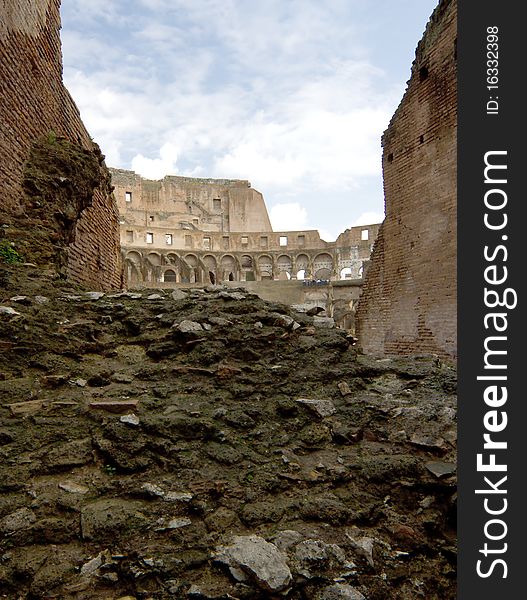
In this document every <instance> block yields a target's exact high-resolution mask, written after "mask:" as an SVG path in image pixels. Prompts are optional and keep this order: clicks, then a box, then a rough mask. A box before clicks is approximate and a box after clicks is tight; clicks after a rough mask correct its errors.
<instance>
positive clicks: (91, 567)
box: [81, 550, 111, 577]
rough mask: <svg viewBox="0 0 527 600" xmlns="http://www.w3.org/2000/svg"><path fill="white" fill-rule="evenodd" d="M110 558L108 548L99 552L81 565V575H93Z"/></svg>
mask: <svg viewBox="0 0 527 600" xmlns="http://www.w3.org/2000/svg"><path fill="white" fill-rule="evenodd" d="M110 560H111V555H110V553H109V552H108V550H103V551H102V552H99V554H97V556H96V557H95V558H92V559H91V560H89V561H88V562H87V563H85V564H83V565H82V567H81V576H83V577H91V576H92V575H94V574H95V573H96V572H97V571H98V570H99V569H100V568H101V567H102V566H103V565H104V564H105V563H107V562H109V561H110Z"/></svg>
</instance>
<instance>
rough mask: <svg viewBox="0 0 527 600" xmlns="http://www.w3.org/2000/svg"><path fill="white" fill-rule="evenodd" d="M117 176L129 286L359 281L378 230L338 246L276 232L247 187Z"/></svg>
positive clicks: (345, 237) (346, 237)
mask: <svg viewBox="0 0 527 600" xmlns="http://www.w3.org/2000/svg"><path fill="white" fill-rule="evenodd" d="M111 172H112V183H113V185H114V186H115V192H114V193H115V197H116V199H117V203H118V206H119V211H120V223H121V245H122V248H123V261H124V268H125V278H126V281H127V282H128V284H129V285H130V286H134V285H147V284H154V283H155V284H156V285H159V284H167V285H176V284H180V283H202V284H207V283H221V282H225V281H243V282H260V281H269V280H284V281H285V280H289V279H314V280H323V281H330V280H331V281H334V280H339V279H360V278H361V277H362V273H363V270H364V266H365V263H367V262H368V261H369V258H370V254H371V250H372V247H373V243H374V240H375V238H376V236H377V232H378V228H379V225H377V224H374V225H367V226H362V227H352V228H351V229H348V230H346V231H345V232H344V233H342V234H340V236H339V237H338V239H337V240H336V241H335V242H325V241H324V240H321V239H320V235H319V233H318V231H314V230H306V231H280V232H275V231H273V230H272V227H271V223H270V221H269V216H268V214H267V209H266V207H265V202H264V199H263V197H262V194H260V193H259V192H257V191H256V190H254V189H253V188H252V187H251V186H250V183H249V182H248V181H244V180H225V179H193V178H188V177H177V176H167V177H165V178H164V179H162V180H160V181H149V180H146V179H143V178H141V177H140V176H139V175H137V174H135V173H134V172H132V171H125V170H122V169H111Z"/></svg>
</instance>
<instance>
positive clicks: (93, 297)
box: [84, 292, 104, 300]
mask: <svg viewBox="0 0 527 600" xmlns="http://www.w3.org/2000/svg"><path fill="white" fill-rule="evenodd" d="M84 295H85V296H86V298H88V300H100V299H101V298H102V297H103V296H104V294H103V292H86V293H85V294H84Z"/></svg>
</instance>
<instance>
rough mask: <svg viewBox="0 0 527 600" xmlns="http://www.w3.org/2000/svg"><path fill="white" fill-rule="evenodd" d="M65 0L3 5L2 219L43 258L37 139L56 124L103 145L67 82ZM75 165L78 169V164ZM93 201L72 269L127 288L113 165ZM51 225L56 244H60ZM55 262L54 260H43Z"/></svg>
mask: <svg viewBox="0 0 527 600" xmlns="http://www.w3.org/2000/svg"><path fill="white" fill-rule="evenodd" d="M59 11H60V0H4V2H2V3H1V4H0V81H1V82H2V100H1V102H0V199H1V201H0V223H2V224H6V225H9V227H8V228H3V231H4V233H5V234H6V236H7V238H8V239H13V240H14V241H15V243H17V245H20V247H21V248H23V250H24V257H25V258H26V260H32V261H34V262H37V263H38V264H40V263H39V261H38V258H39V250H38V248H37V247H36V246H37V245H39V244H37V243H36V242H35V243H33V242H32V239H33V238H31V235H30V234H31V233H32V232H34V231H35V229H36V228H37V227H38V228H39V229H40V238H38V239H39V240H40V242H39V243H45V240H44V237H43V236H42V230H43V229H45V228H46V224H42V223H40V225H36V224H35V217H34V215H32V214H31V203H30V202H28V201H27V200H28V199H27V197H26V192H24V189H23V187H22V182H23V178H24V168H25V165H26V161H27V160H28V158H29V155H30V151H31V148H32V146H33V145H34V144H35V142H36V141H37V140H38V139H39V138H41V137H42V136H46V135H48V134H49V132H50V131H51V130H53V131H54V132H55V133H56V134H57V136H64V137H65V138H66V139H67V140H69V141H71V142H73V143H74V144H76V145H78V146H79V147H81V148H84V149H85V150H87V151H89V152H92V151H93V152H94V153H95V154H97V147H96V146H95V145H94V144H93V142H92V141H91V139H90V136H89V134H88V132H87V131H86V129H85V127H84V125H83V123H82V121H81V119H80V116H79V111H78V109H77V107H76V106H75V103H74V102H73V100H72V98H71V96H70V95H69V93H68V91H67V90H66V88H65V87H64V85H63V83H62V53H61V43H60V35H59V30H60V12H59ZM72 169H74V167H73V165H72ZM100 169H101V177H100V179H101V181H102V182H103V183H102V184H101V185H99V186H98V187H97V188H96V189H95V190H94V192H93V196H92V197H91V199H90V204H91V205H90V206H88V207H87V208H83V210H82V212H81V214H80V215H77V217H76V219H75V224H74V227H73V235H72V236H71V239H70V240H69V242H68V243H67V245H66V247H65V248H64V251H65V253H66V256H67V258H66V262H67V266H66V272H67V274H68V275H69V277H70V278H71V279H72V280H74V281H76V282H79V283H83V284H85V285H87V286H90V287H93V288H101V289H104V288H112V287H119V286H120V284H121V265H120V252H119V231H118V212H117V207H116V204H115V201H114V200H113V197H112V196H111V193H109V190H108V187H107V186H106V185H105V184H104V182H105V180H106V167H105V165H104V163H101V165H100ZM54 235H56V232H53V231H51V230H50V232H49V236H48V237H49V243H50V244H55V245H56V239H53V236H54ZM43 266H50V265H43Z"/></svg>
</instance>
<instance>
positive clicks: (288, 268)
mask: <svg viewBox="0 0 527 600" xmlns="http://www.w3.org/2000/svg"><path fill="white" fill-rule="evenodd" d="M276 267H277V269H278V279H280V280H282V281H285V280H287V279H291V273H292V271H293V261H292V260H291V257H290V256H287V254H282V255H281V256H279V257H278V260H277V261H276Z"/></svg>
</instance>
